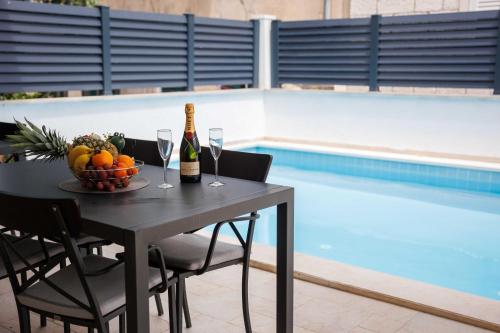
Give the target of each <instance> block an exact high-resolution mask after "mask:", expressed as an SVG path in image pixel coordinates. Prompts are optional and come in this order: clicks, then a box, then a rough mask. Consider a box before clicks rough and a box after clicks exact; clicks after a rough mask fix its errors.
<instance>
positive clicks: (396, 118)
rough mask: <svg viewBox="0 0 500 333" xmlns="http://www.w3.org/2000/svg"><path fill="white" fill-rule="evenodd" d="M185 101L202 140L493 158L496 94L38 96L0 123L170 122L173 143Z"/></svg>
mask: <svg viewBox="0 0 500 333" xmlns="http://www.w3.org/2000/svg"><path fill="white" fill-rule="evenodd" d="M187 102H192V103H194V104H195V108H196V115H195V121H196V127H197V132H198V135H199V137H200V140H201V142H202V144H207V139H208V138H207V135H208V128H210V127H222V128H224V130H225V141H226V142H228V141H240V140H253V139H257V138H262V137H264V136H266V137H274V138H286V139H290V140H294V141H304V140H306V141H317V142H323V143H332V144H347V145H358V146H365V147H367V146H368V147H382V148H385V149H396V150H412V151H423V152H436V153H446V154H462V155H473V156H482V157H495V158H500V97H491V96H485V97H467V96H463V97H459V96H414V95H407V96H405V95H390V94H381V93H339V92H329V91H313V90H307V91H286V90H279V89H274V90H266V91H262V90H257V89H249V90H232V91H230V90H224V91H211V92H182V93H164V94H153V95H126V96H110V97H83V98H65V99H40V100H29V101H14V102H12V101H7V102H0V121H8V122H10V121H12V117H16V118H17V119H22V118H23V117H24V116H26V117H28V118H29V119H31V120H33V121H34V122H35V123H37V124H46V125H47V126H48V127H52V128H55V129H58V130H59V131H60V132H61V133H62V134H64V135H66V137H67V138H68V139H72V138H73V137H74V136H76V135H79V134H85V133H88V132H92V131H93V132H96V133H99V134H102V133H104V132H114V131H120V132H124V133H125V134H126V135H127V136H129V137H136V138H143V139H155V138H156V130H157V129H158V128H171V129H173V131H174V140H175V143H176V146H177V147H178V144H179V139H180V137H181V135H182V134H181V133H182V131H183V129H184V104H185V103H187Z"/></svg>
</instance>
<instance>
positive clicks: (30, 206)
mask: <svg viewBox="0 0 500 333" xmlns="http://www.w3.org/2000/svg"><path fill="white" fill-rule="evenodd" d="M54 206H55V207H57V208H58V209H59V210H60V212H61V214H62V217H63V218H64V221H65V222H66V227H67V228H68V231H69V233H70V236H73V237H76V236H78V234H79V233H80V230H81V226H82V224H81V220H80V209H79V206H78V203H77V202H76V200H74V199H38V198H29V197H20V196H14V195H9V194H5V193H0V225H3V226H5V227H7V228H9V229H13V230H19V231H21V232H23V233H27V234H35V235H41V236H43V237H46V238H54V237H56V238H58V237H59V236H60V233H61V229H60V227H59V225H58V223H57V221H56V220H55V215H54V211H53V209H52V208H53V207H54Z"/></svg>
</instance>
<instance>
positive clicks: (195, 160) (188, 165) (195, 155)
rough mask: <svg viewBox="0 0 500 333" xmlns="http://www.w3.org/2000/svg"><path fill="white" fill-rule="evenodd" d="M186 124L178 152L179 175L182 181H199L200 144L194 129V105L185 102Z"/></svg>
mask: <svg viewBox="0 0 500 333" xmlns="http://www.w3.org/2000/svg"><path fill="white" fill-rule="evenodd" d="M185 111H186V126H185V127H184V134H183V136H182V142H181V148H180V152H179V160H180V175H181V182H182V183H198V182H200V181H201V166H200V163H201V146H200V142H199V141H198V136H197V135H196V130H195V129H194V105H193V104H191V103H188V104H186V108H185Z"/></svg>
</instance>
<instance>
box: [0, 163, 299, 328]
mask: <svg viewBox="0 0 500 333" xmlns="http://www.w3.org/2000/svg"><path fill="white" fill-rule="evenodd" d="M140 176H142V177H145V178H147V179H149V180H150V181H151V184H150V185H149V186H147V187H145V188H143V189H140V190H136V191H131V192H125V193H111V194H78V193H70V192H65V191H63V190H61V189H59V188H58V187H57V185H58V184H59V183H60V182H61V181H63V180H66V179H69V178H72V175H71V173H70V170H69V169H68V167H67V165H66V163H65V162H64V161H59V162H53V163H46V162H20V163H12V164H3V165H0V191H1V192H6V193H11V194H17V195H25V196H32V197H41V198H65V197H66V198H67V197H72V198H77V199H78V201H79V203H80V209H81V214H82V218H83V220H84V224H83V232H85V233H86V234H89V235H93V236H97V237H101V238H105V239H109V240H111V241H113V242H115V243H117V244H120V245H123V246H124V248H125V254H126V255H125V266H126V268H125V271H126V294H127V296H126V299H127V329H128V332H136V333H144V332H149V300H148V289H147V288H148V284H147V281H148V276H147V274H148V269H147V266H148V252H147V248H148V245H149V244H150V243H151V242H153V241H157V240H160V239H162V238H165V237H169V236H173V235H177V234H180V233H183V232H187V231H190V230H194V229H197V228H201V227H205V226H208V225H210V224H214V223H217V222H220V221H223V220H225V219H229V218H232V217H235V216H239V215H242V214H245V213H249V212H252V211H256V210H260V209H263V208H267V207H271V206H277V304H276V306H277V312H276V328H277V332H280V333H281V332H292V331H293V205H294V190H293V188H291V187H287V186H279V185H272V184H265V183H259V182H252V181H245V180H240V179H235V178H226V177H221V180H222V181H223V182H224V183H225V184H226V185H225V186H223V187H219V188H213V187H210V186H208V183H209V182H210V181H212V180H213V176H211V175H203V177H202V182H201V184H200V183H198V184H180V182H179V174H178V171H177V170H173V169H169V170H168V180H169V182H170V183H172V184H173V185H174V186H175V187H174V188H173V189H169V190H162V189H159V188H157V186H156V185H157V184H159V183H160V182H161V181H162V180H163V169H162V168H160V167H156V166H149V165H145V166H144V167H143V169H142V171H141V174H140ZM0 214H1V213H0ZM36 222H41V221H34V223H36Z"/></svg>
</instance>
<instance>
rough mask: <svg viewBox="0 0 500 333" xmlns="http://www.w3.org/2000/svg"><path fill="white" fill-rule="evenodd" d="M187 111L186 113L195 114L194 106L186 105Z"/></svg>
mask: <svg viewBox="0 0 500 333" xmlns="http://www.w3.org/2000/svg"><path fill="white" fill-rule="evenodd" d="M185 111H186V113H194V104H193V103H186V106H185Z"/></svg>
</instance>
